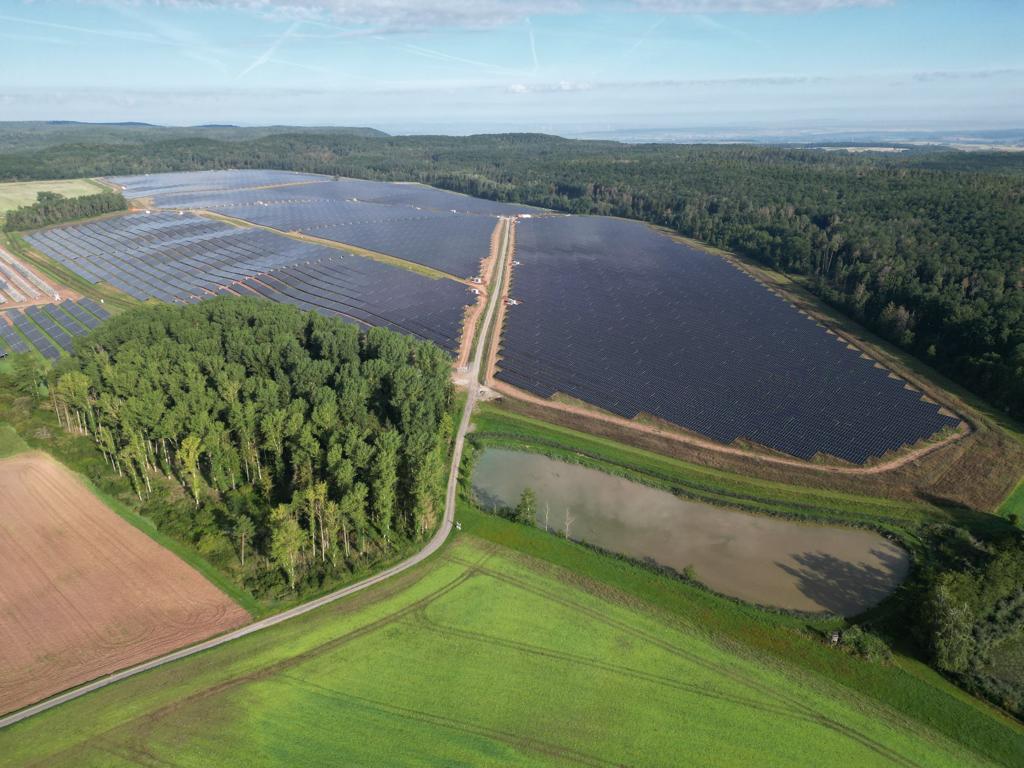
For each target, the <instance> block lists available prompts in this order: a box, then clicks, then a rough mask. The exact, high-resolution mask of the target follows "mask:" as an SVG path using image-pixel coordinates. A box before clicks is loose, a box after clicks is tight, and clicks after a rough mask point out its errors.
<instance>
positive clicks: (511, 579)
mask: <svg viewBox="0 0 1024 768" xmlns="http://www.w3.org/2000/svg"><path fill="white" fill-rule="evenodd" d="M476 570H477V572H478V573H479V574H480V575H484V576H490V577H491V578H493V579H496V580H498V581H501V582H504V583H506V584H509V585H511V586H513V587H516V588H518V589H521V590H523V591H524V592H527V593H529V594H532V595H536V596H538V597H541V598H543V599H545V600H549V601H551V602H554V603H557V604H559V605H562V606H564V607H565V608H568V609H569V610H572V611H576V612H578V613H581V614H583V615H584V616H586V617H588V618H590V619H592V620H594V621H596V622H598V623H600V624H603V625H605V626H607V627H611V628H612V629H615V630H618V631H620V632H622V633H624V634H627V635H632V636H634V637H636V638H638V639H640V640H643V641H644V642H646V643H649V644H650V645H652V646H655V647H657V648H660V649H661V650H663V651H665V652H667V653H669V654H671V655H673V656H676V657H678V658H681V659H684V660H685V661H687V662H689V663H691V664H695V665H697V666H700V667H702V668H704V669H707V670H710V671H712V672H714V673H715V674H719V675H722V676H723V677H726V678H728V679H730V680H732V681H733V682H736V683H738V684H739V685H741V686H743V687H745V688H747V689H749V690H751V691H753V692H755V693H758V694H760V695H762V696H765V697H766V698H768V699H769V700H772V699H773V700H775V701H776V702H778V703H779V704H780V705H781V706H782V708H783V709H786V710H788V711H789V715H790V716H797V717H800V718H801V719H805V720H807V721H809V722H813V723H815V724H817V725H819V726H821V727H823V728H826V729H827V730H830V731H833V732H834V733H836V734H838V735H840V736H845V737H846V738H848V739H851V740H852V741H855V742H857V743H858V744H860V745H861V746H863V747H865V748H866V749H869V750H871V751H872V752H875V753H876V754H878V755H880V756H881V757H884V758H885V759H886V760H889V761H891V762H892V763H893V764H895V765H900V766H904V768H924V766H922V765H921V764H920V763H916V762H914V761H913V760H911V759H910V758H907V757H905V756H903V755H901V754H899V753H898V752H896V751H895V750H893V749H891V748H889V747H886V746H885V745H884V744H880V743H879V742H877V741H876V740H875V739H873V738H872V737H871V736H868V735H866V734H863V733H861V732H860V731H858V730H856V729H855V728H853V727H851V726H848V725H846V724H844V723H841V722H839V721H838V720H835V719H833V718H831V717H829V716H827V715H823V714H821V713H820V712H818V711H817V710H815V709H814V708H812V707H810V706H809V705H807V704H805V703H804V702H802V701H800V700H799V699H797V698H794V697H793V696H790V695H786V694H784V693H782V692H780V691H778V690H776V689H774V688H772V687H771V686H770V685H768V684H767V683H763V682H760V681H758V680H756V679H754V678H751V677H749V676H748V675H745V674H743V673H741V672H738V671H736V670H735V669H732V668H731V667H729V666H727V665H724V664H721V663H716V662H713V661H709V660H708V659H704V658H702V657H701V656H699V655H698V654H695V653H693V652H692V651H688V650H686V649H685V648H680V647H679V646H677V645H675V644H673V643H671V642H669V641H667V640H664V639H662V638H660V637H657V636H655V635H652V634H651V633H649V632H646V631H644V630H642V629H639V628H637V627H634V626H632V625H630V624H628V623H626V622H624V621H620V620H618V619H614V618H612V617H610V616H607V615H605V614H603V613H601V612H600V611H598V610H596V609H594V608H592V607H590V606H587V605H583V604H582V603H579V602H577V601H575V600H572V599H570V598H567V597H565V596H563V595H559V594H556V593H554V592H551V591H549V590H546V589H542V588H540V587H538V586H536V585H533V584H530V583H528V582H526V581H524V580H522V579H518V578H516V577H515V576H511V575H509V574H507V573H502V572H500V571H495V570H493V569H490V568H487V567H486V566H485V565H483V564H482V563H481V564H479V565H477V566H476Z"/></svg>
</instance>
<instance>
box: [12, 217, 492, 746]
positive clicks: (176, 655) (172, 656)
mask: <svg viewBox="0 0 1024 768" xmlns="http://www.w3.org/2000/svg"><path fill="white" fill-rule="evenodd" d="M510 229H511V225H510V223H508V222H507V221H506V222H505V224H504V229H503V232H502V237H501V249H500V252H499V258H498V260H497V263H496V267H495V274H494V279H495V285H500V284H501V280H502V274H503V272H504V269H505V263H506V261H507V259H506V257H505V255H506V251H507V249H508V245H509V232H510ZM498 295H499V291H497V290H494V291H491V294H490V301H489V302H488V304H487V310H486V312H485V314H484V320H483V322H482V323H481V324H480V330H479V333H480V334H482V336H481V341H480V343H479V344H477V345H476V352H475V354H474V356H473V362H472V364H471V366H470V371H469V385H468V393H467V397H466V405H465V407H464V408H463V409H462V418H461V420H460V421H459V428H458V430H457V432H456V434H455V443H454V446H453V449H452V463H451V468H450V470H449V474H448V488H447V492H446V496H445V508H444V518H443V519H442V520H441V525H440V526H439V527H438V529H437V532H436V533H435V534H434V536H433V537H432V538H431V539H430V541H429V542H427V545H426V546H425V547H424V548H423V549H421V550H420V551H419V552H417V553H416V554H415V555H413V556H412V557H410V558H408V559H407V560H403V561H402V562H400V563H398V564H397V565H394V566H392V567H391V568H388V569H387V570H385V571H381V572H380V573H378V574H376V575H374V576H371V577H369V578H367V579H364V580H362V581H360V582H357V583H355V584H352V585H350V586H348V587H345V588H344V589H339V590H337V591H335V592H331V593H329V594H326V595H324V596H323V597H319V598H317V599H316V600H312V601H310V602H308V603H303V604H302V605H299V606H296V607H295V608H292V609H290V610H288V611H283V612H282V613H278V614H275V615H274V616H270V617H268V618H266V619H262V620H260V621H257V622H254V623H252V624H249V625H247V626H244V627H242V628H240V629H236V630H234V631H232V632H228V633H227V634H224V635H220V636H219V637H215V638H212V639H210V640H206V641H205V642H201V643H198V644H196V645H192V646H189V647H188V648H182V649H180V650H177V651H174V652H173V653H168V654H165V655H163V656H159V657H157V658H155V659H150V660H149V661H146V662H143V663H141V664H136V665H135V666H133V667H129V668H128V669H123V670H121V671H120V672H114V673H113V674H109V675H106V676H105V677H100V678H98V679H96V680H93V681H92V682H89V683H86V684H85V685H82V686H80V687H78V688H74V689H72V690H69V691H65V692H64V693H61V694H58V695H56V696H54V697H52V698H49V699H47V700H45V701H41V702H39V703H38V704H34V705H32V706H29V707H26V708H24V709H22V710H20V711H18V712H14V713H12V714H10V715H7V716H6V717H3V718H0V728H5V727H7V726H9V725H13V724H14V723H17V722H19V721H21V720H25V719H26V718H29V717H32V716H33V715H36V714H39V713H40V712H45V711H46V710H48V709H52V708H53V707H56V706H59V705H60V704H63V703H64V702H66V701H71V700H73V699H77V698H78V697H80V696H84V695H85V694H87V693H90V692H92V691H95V690H98V689H100V688H104V687H106V686H108V685H111V684H112V683H116V682H118V681H119V680H124V679H126V678H129V677H132V676H133V675H137V674H139V673H141V672H145V671H147V670H150V669H154V668H156V667H160V666H163V665H164V664H169V663H171V662H173V661H177V660H178V659H184V658H186V657H188V656H193V655H195V654H197V653H202V652H203V651H206V650H209V649H210V648H215V647H217V646H218V645H223V644H225V643H229V642H231V641H232V640H236V639H238V638H240V637H245V636H246V635H251V634H253V633H254V632H259V631H260V630H262V629H266V628H267V627H272V626H274V625H275V624H280V623H281V622H284V621H288V620H289V619H292V618H295V617H296V616H301V615H303V614H306V613H309V612H310V611H314V610H316V609H317V608H320V607H321V606H324V605H327V604H328V603H332V602H335V601H336V600H340V599H342V598H344V597H347V596H349V595H352V594H355V593H356V592H360V591H362V590H364V589H366V588H367V587H371V586H373V585H374V584H379V583H380V582H382V581H386V580H387V579H389V578H391V577H392V576H395V575H396V574H399V573H402V572H403V571H406V570H408V569H409V568H412V567H413V566H415V565H417V564H419V563H421V562H423V561H424V560H426V559H427V558H428V557H430V556H431V555H432V554H434V553H435V552H436V551H437V550H438V549H440V548H441V546H442V545H443V544H444V542H445V540H446V539H447V538H448V535H449V533H451V530H452V527H453V524H454V520H455V497H456V492H457V490H458V479H459V465H460V464H461V463H462V449H463V446H464V445H465V440H466V432H467V431H468V430H469V421H470V418H471V416H472V414H473V408H474V406H475V405H476V399H477V394H478V388H479V379H480V371H481V369H482V367H483V362H482V361H483V357H484V354H485V347H486V346H487V345H486V344H484V343H483V339H485V338H486V334H487V331H488V329H489V328H490V326H491V324H492V322H493V320H494V313H495V307H496V306H497V304H498V302H499V298H498ZM97 503H98V502H97ZM108 514H109V511H108ZM153 546H157V545H156V544H154V545H153ZM157 548H159V547H157ZM167 554H168V555H170V553H167ZM172 557H173V556H172ZM200 578H201V577H200ZM211 588H212V587H211ZM239 610H241V609H239Z"/></svg>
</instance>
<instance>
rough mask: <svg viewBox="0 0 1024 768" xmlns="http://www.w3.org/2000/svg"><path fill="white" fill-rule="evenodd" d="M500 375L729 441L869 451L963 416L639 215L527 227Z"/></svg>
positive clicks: (836, 452) (869, 454)
mask: <svg viewBox="0 0 1024 768" xmlns="http://www.w3.org/2000/svg"><path fill="white" fill-rule="evenodd" d="M515 258H516V259H517V261H518V262H519V263H518V265H517V266H515V267H514V269H513V271H512V275H511V288H510V296H511V297H512V298H514V299H516V300H518V301H520V302H521V303H520V304H519V305H517V306H509V307H508V308H507V311H506V315H505V322H504V327H503V333H502V337H501V342H500V343H501V347H500V362H499V363H498V365H499V370H498V371H497V373H496V378H497V379H498V380H499V381H501V382H505V383H506V384H510V385H512V386H514V387H517V388H519V389H522V390H525V391H527V392H530V393H532V394H534V395H538V396H540V397H544V398H550V397H552V396H554V395H556V393H560V394H561V395H565V396H569V397H571V398H575V399H578V400H582V401H584V402H586V403H589V404H592V405H595V406H598V407H599V408H601V409H603V410H605V411H609V412H611V413H613V414H616V415H618V416H621V417H624V418H627V419H635V418H636V417H638V416H641V415H649V416H653V417H655V418H657V419H661V420H663V421H665V422H669V423H671V424H674V425H677V426H679V427H682V428H684V429H686V430H689V431H691V432H694V433H697V434H699V435H702V436H705V437H708V438H711V439H713V440H716V441H719V442H721V443H726V444H729V443H733V442H735V441H737V440H740V441H745V442H749V443H755V444H758V445H760V446H764V447H767V448H769V449H772V450H774V451H778V452H781V453H784V454H789V455H792V456H795V457H798V458H801V459H805V460H810V459H813V458H815V457H816V456H821V455H826V456H831V457H835V458H838V459H841V460H845V461H847V462H852V463H853V464H863V463H864V462H866V461H868V460H869V459H872V458H877V457H881V456H883V455H885V454H886V453H888V452H890V451H895V450H898V449H900V448H901V447H904V446H908V445H912V444H914V443H917V442H919V441H921V440H924V439H927V438H930V437H932V436H933V435H935V434H936V433H938V432H940V431H942V430H943V429H953V428H956V427H957V426H958V425H959V419H958V418H956V417H955V416H953V415H951V414H950V415H947V414H946V413H944V412H942V411H941V409H940V407H939V406H938V405H936V404H934V403H932V402H928V401H926V400H924V399H923V398H922V394H921V393H920V392H918V391H916V390H914V389H912V388H910V387H909V385H907V383H906V382H905V381H903V380H902V379H900V378H898V377H896V376H895V375H894V374H892V373H891V372H890V371H888V370H886V369H885V368H883V367H882V366H881V365H879V364H878V363H876V362H875V361H874V360H872V359H870V358H868V357H867V356H866V355H863V354H861V353H860V352H859V351H858V350H856V349H855V348H853V347H852V346H851V345H849V344H848V343H847V342H846V341H845V340H844V339H842V338H841V337H839V336H837V335H835V334H833V333H832V332H830V331H828V330H826V328H825V327H824V326H822V325H821V324H819V323H818V322H816V321H815V320H814V319H812V318H811V317H809V316H808V315H806V314H804V313H802V312H800V311H799V310H797V309H796V308H795V307H793V306H792V305H791V304H789V303H787V302H786V301H784V300H783V299H781V298H780V297H778V296H777V295H775V294H774V293H772V292H771V291H769V290H768V289H767V288H766V287H765V286H763V285H761V284H760V283H758V282H757V281H755V280H754V279H753V278H751V277H750V276H749V275H747V274H746V273H745V272H743V271H741V270H740V269H739V268H737V267H734V266H732V265H731V264H730V263H729V262H727V261H725V260H724V259H721V258H719V257H717V256H714V255H711V254H709V253H705V252H703V251H698V250H696V249H693V248H689V247H687V246H684V245H682V244H679V243H677V242H675V241H673V240H671V239H670V238H668V237H665V236H663V235H661V234H659V233H657V232H655V231H654V230H652V229H650V228H649V227H646V226H645V225H642V224H639V223H633V222H628V221H622V220H617V219H609V218H600V217H565V216H560V217H547V218H537V219H529V220H523V221H521V222H520V223H519V224H518V225H517V227H516V256H515Z"/></svg>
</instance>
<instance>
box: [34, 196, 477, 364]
mask: <svg viewBox="0 0 1024 768" xmlns="http://www.w3.org/2000/svg"><path fill="white" fill-rule="evenodd" d="M480 220H481V221H488V220H485V219H480ZM488 226H489V227H490V226H493V221H488ZM29 240H30V242H31V243H32V244H33V245H34V246H35V247H37V248H39V249H40V250H42V251H43V252H45V253H47V254H48V255H50V256H52V257H53V258H55V259H57V260H58V261H60V262H61V263H63V264H65V265H67V266H68V267H70V268H71V269H73V270H74V271H76V272H77V273H78V274H81V275H83V276H84V277H86V278H87V279H89V280H91V281H93V282H97V283H98V282H107V283H110V284H111V285H114V286H115V287H117V288H119V289H121V290H123V291H125V292H127V293H128V294H130V295H132V296H134V297H136V298H138V299H140V300H146V299H149V298H157V299H160V300H162V301H167V302H187V303H191V302H194V301H199V300H201V299H204V298H209V297H211V296H215V295H223V294H225V293H243V294H245V293H249V294H251V293H255V294H257V295H262V296H266V297H267V298H272V299H274V300H279V301H288V302H289V303H297V304H299V305H300V306H304V307H305V308H307V309H316V310H317V311H321V312H324V313H326V314H338V315H340V316H342V317H344V318H347V319H350V320H353V321H355V322H359V323H361V324H364V325H383V326H386V327H391V328H394V329H396V330H401V331H403V332H406V333H411V334H415V335H417V336H420V337H422V338H426V339H430V340H432V341H435V342H437V343H438V344H440V345H441V346H443V347H444V348H446V349H448V350H452V351H454V350H455V349H456V348H457V346H458V341H459V337H460V334H461V329H462V318H463V315H464V313H465V308H466V306H467V305H469V304H471V303H472V302H473V301H475V298H474V297H473V295H472V293H471V292H470V291H469V290H468V289H467V288H466V287H465V286H464V285H462V284H459V283H457V282H454V281H451V280H444V279H442V280H433V279H430V278H428V277H425V276H423V275H420V274H417V273H414V272H411V271H408V270H405V269H401V268H399V267H394V266H391V265H389V264H384V263H381V262H378V261H373V260H371V259H367V258H363V257H360V256H355V255H353V254H344V253H341V252H339V251H338V250H336V249H332V248H327V247H324V246H319V245H315V244H311V243H304V242H301V241H297V240H294V239H291V238H286V237H283V236H281V235H277V234H274V233H271V232H267V231H263V230H257V229H240V228H238V227H233V226H231V225H228V224H224V223H222V222H216V221H211V220H208V219H203V218H200V217H197V216H194V215H192V214H184V215H178V214H174V213H156V214H151V215H146V214H129V215H126V216H121V217H116V218H112V219H108V220H104V221H100V222H91V223H87V224H78V225H69V226H65V227H58V228H54V229H50V230H46V231H43V232H37V233H34V234H33V235H31V236H30V237H29ZM243 286H244V287H243Z"/></svg>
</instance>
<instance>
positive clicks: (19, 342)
mask: <svg viewBox="0 0 1024 768" xmlns="http://www.w3.org/2000/svg"><path fill="white" fill-rule="evenodd" d="M109 316H110V315H109V314H108V313H107V311H106V310H105V309H103V308H102V307H101V306H100V305H99V304H97V303H96V302H94V301H92V300H91V299H81V300H79V301H78V302H77V303H76V302H74V301H71V300H70V299H66V300H65V301H63V302H61V304H59V305H54V304H47V305H43V306H31V307H27V308H26V309H25V311H24V312H22V311H21V310H20V309H10V310H7V311H5V312H2V313H0V339H2V341H0V353H3V354H7V353H8V352H28V351H30V350H32V349H35V350H36V351H37V352H39V353H40V354H41V355H42V356H43V357H45V358H46V359H48V360H56V359H57V358H58V357H60V350H61V349H62V350H64V351H65V352H67V353H69V354H70V353H71V352H72V351H73V350H74V344H73V342H72V337H74V336H84V335H86V334H87V333H89V331H91V330H92V329H93V328H95V327H96V326H97V325H99V324H100V321H101V320H105V319H106V318H107V317H109ZM8 320H9V321H10V322H8ZM19 332H20V333H19ZM54 342H56V345H55V344H54Z"/></svg>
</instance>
